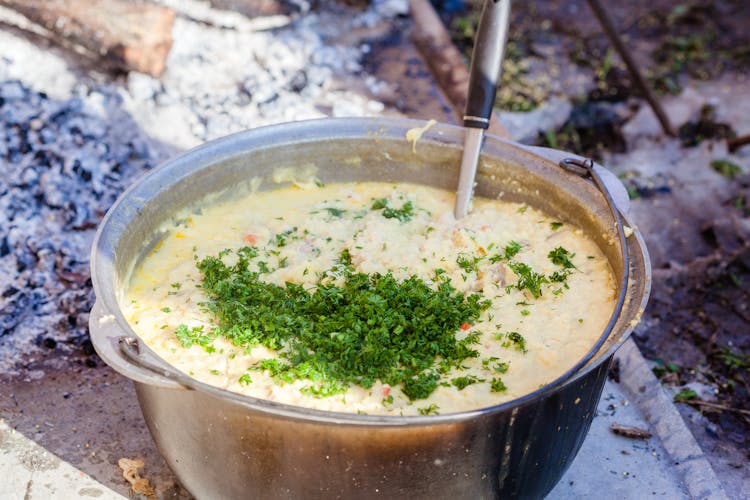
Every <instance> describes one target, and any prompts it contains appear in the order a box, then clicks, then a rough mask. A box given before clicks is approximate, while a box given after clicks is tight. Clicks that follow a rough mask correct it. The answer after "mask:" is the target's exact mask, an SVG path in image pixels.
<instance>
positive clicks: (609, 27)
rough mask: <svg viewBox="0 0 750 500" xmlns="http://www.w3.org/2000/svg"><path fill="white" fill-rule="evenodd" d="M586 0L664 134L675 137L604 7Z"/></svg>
mask: <svg viewBox="0 0 750 500" xmlns="http://www.w3.org/2000/svg"><path fill="white" fill-rule="evenodd" d="M586 1H587V2H588V4H589V7H590V8H591V10H592V11H593V12H594V15H595V16H596V18H597V19H598V20H599V24H601V26H602V28H604V32H605V33H606V34H607V37H609V41H610V42H612V45H614V47H615V50H617V53H618V54H619V55H620V57H621V58H622V61H623V62H624V63H625V66H627V68H628V72H630V76H631V77H632V78H633V81H634V83H635V84H636V85H637V86H638V88H639V89H640V90H641V92H643V97H645V98H646V100H647V101H648V103H649V104H650V105H651V109H653V110H654V113H655V114H656V118H657V119H658V120H659V123H660V124H661V128H662V130H664V133H665V134H667V135H669V136H672V137H675V136H676V135H677V134H676V133H675V131H674V129H673V128H672V124H671V123H670V121H669V117H667V114H666V113H665V112H664V108H662V107H661V104H660V103H659V100H658V99H657V98H656V95H655V94H654V92H653V90H651V87H650V86H649V84H648V82H647V81H646V79H645V78H644V77H643V75H642V74H641V72H640V70H639V69H638V66H637V65H636V63H635V60H634V59H633V56H632V55H631V53H630V50H628V48H627V47H626V46H625V44H624V43H623V41H622V39H621V38H620V35H618V34H617V29H616V28H615V25H614V23H613V22H612V20H611V19H610V18H609V15H608V14H607V12H606V11H605V10H604V7H602V4H601V3H599V0H586Z"/></svg>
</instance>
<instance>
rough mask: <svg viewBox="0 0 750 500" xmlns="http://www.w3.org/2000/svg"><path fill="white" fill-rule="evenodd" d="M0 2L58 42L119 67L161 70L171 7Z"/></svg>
mask: <svg viewBox="0 0 750 500" xmlns="http://www.w3.org/2000/svg"><path fill="white" fill-rule="evenodd" d="M0 5H2V6H5V7H8V8H10V9H13V10H14V11H16V12H18V13H19V14H22V15H23V16H24V17H26V18H27V19H29V21H31V22H33V23H35V24H38V25H40V26H41V27H43V28H44V29H45V30H47V31H48V32H49V36H50V38H51V39H52V40H53V41H55V42H57V43H60V44H61V45H63V46H66V47H68V48H69V47H70V46H71V45H72V46H74V47H82V48H84V49H85V50H86V51H87V52H88V53H90V54H89V55H93V56H95V57H98V58H101V59H103V60H106V61H107V62H108V63H110V64H111V65H113V66H115V67H117V68H120V69H124V70H135V71H140V72H143V73H148V74H150V75H153V76H159V75H161V74H162V73H163V72H164V67H165V65H166V59H167V55H168V54H169V50H170V49H171V47H172V26H173V24H174V19H175V12H174V11H173V10H172V9H169V8H167V7H163V6H159V5H154V4H150V3H146V2H143V1H129V0H0ZM45 36H46V35H45Z"/></svg>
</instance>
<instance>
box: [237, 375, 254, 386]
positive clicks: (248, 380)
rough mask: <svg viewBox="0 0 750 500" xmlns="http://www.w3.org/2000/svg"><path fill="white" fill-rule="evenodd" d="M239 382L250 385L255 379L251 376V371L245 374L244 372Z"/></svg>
mask: <svg viewBox="0 0 750 500" xmlns="http://www.w3.org/2000/svg"><path fill="white" fill-rule="evenodd" d="M239 383H240V385H250V384H252V383H253V379H252V378H250V374H249V373H245V374H243V375H242V376H241V377H240V379H239Z"/></svg>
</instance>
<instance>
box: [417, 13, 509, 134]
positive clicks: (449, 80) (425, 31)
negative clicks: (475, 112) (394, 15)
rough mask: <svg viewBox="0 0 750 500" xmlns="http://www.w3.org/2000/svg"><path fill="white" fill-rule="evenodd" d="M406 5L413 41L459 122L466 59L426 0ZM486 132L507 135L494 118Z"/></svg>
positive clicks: (466, 77) (465, 90)
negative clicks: (409, 13) (409, 14)
mask: <svg viewBox="0 0 750 500" xmlns="http://www.w3.org/2000/svg"><path fill="white" fill-rule="evenodd" d="M409 7H410V9H411V17H412V19H413V20H414V30H413V32H412V41H413V42H414V45H416V47H417V49H419V51H420V52H421V53H422V57H423V58H424V60H425V61H427V64H428V65H429V67H430V70H431V71H432V74H433V75H434V76H435V80H436V81H437V82H438V85H440V88H441V89H442V90H443V92H444V93H445V95H446V96H447V97H448V99H449V100H450V101H451V104H453V110H454V113H455V114H456V117H457V118H458V121H459V122H460V123H462V122H463V114H464V109H465V108H466V95H467V93H468V90H469V70H468V68H467V67H466V61H465V60H464V57H463V55H461V52H460V51H459V50H458V49H457V48H456V46H455V45H454V44H453V40H451V37H450V35H449V34H448V31H447V30H446V29H445V26H444V25H443V21H441V20H440V17H439V16H438V15H437V13H436V12H435V9H433V8H432V5H431V4H430V2H429V0H410V2H409ZM488 131H489V132H490V133H492V134H495V135H499V136H501V137H506V138H507V137H509V136H510V135H509V134H508V131H507V130H505V127H503V126H502V125H501V124H500V122H499V121H498V120H497V119H492V120H491V121H490V128H489V130H488Z"/></svg>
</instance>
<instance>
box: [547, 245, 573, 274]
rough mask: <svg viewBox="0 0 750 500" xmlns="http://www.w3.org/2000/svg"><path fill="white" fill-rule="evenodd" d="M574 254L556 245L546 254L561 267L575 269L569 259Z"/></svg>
mask: <svg viewBox="0 0 750 500" xmlns="http://www.w3.org/2000/svg"><path fill="white" fill-rule="evenodd" d="M575 255H576V254H574V253H570V252H568V251H567V250H566V249H564V248H563V247H557V248H555V249H554V250H552V251H550V253H548V254H547V258H549V260H551V261H552V263H553V264H554V265H556V266H562V267H563V269H575V268H576V266H575V265H573V262H571V260H570V259H572V258H573V257H575Z"/></svg>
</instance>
